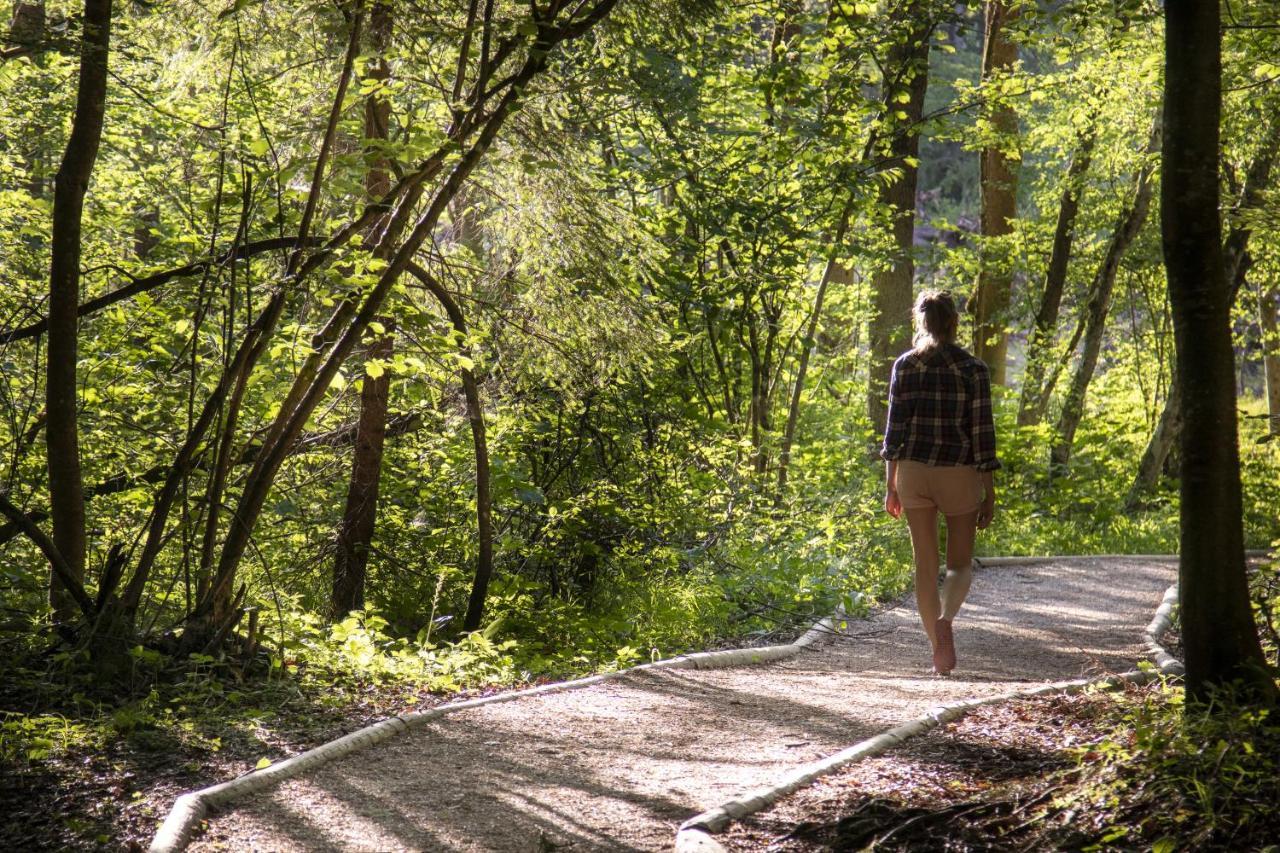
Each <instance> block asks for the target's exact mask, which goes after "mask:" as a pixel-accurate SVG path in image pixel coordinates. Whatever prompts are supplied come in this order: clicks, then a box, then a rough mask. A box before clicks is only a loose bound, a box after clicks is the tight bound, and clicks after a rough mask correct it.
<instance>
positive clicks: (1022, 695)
mask: <svg viewBox="0 0 1280 853" xmlns="http://www.w3.org/2000/svg"><path fill="white" fill-rule="evenodd" d="M1063 559H1064V558H1062V557H1032V558H1017V557H995V558H992V557H988V558H986V559H981V558H980V559H979V560H975V563H977V564H978V566H979V567H981V566H984V565H985V566H1004V565H1028V564H1043V563H1051V562H1062V561H1063ZM1067 559H1068V560H1075V561H1080V560H1085V559H1129V560H1134V559H1141V560H1148V561H1155V560H1169V559H1177V557H1169V556H1168V555H1150V556H1143V557H1136V556H1135V557H1129V556H1124V555H1116V556H1108V557H1088V558H1086V557H1078V558H1067ZM1177 602H1178V586H1177V584H1174V585H1173V586H1170V587H1169V588H1168V589H1166V590H1165V593H1164V597H1163V598H1162V599H1161V601H1160V606H1159V607H1158V608H1157V609H1156V612H1155V615H1154V616H1153V617H1152V618H1151V622H1149V623H1148V624H1147V627H1146V628H1145V629H1143V632H1142V641H1143V644H1144V646H1145V647H1146V650H1147V654H1148V655H1150V657H1151V658H1152V659H1153V660H1154V661H1155V667H1150V668H1146V669H1134V670H1130V671H1128V672H1123V673H1120V674H1118V675H1107V676H1102V677H1100V678H1081V679H1075V680H1072V681H1058V682H1054V683H1052V684H1045V685H1041V686H1039V687H1034V688H1031V689H1027V690H1016V691H1013V692H1011V693H1002V694H1000V695H997V696H989V697H986V698H982V699H967V700H963V701H960V702H955V703H952V704H949V705H939V706H937V707H934V708H930V709H929V710H928V711H926V712H925V713H924V714H923V715H922V716H920V717H918V718H916V719H914V720H911V721H910V722H906V723H903V724H902V725H900V726H896V727H894V728H892V729H889V730H888V731H885V732H881V733H880V734H878V735H875V736H873V737H870V738H867V739H866V740H862V741H859V742H858V743H856V744H854V745H853V746H850V747H847V748H846V749H842V750H841V751H840V752H837V753H835V754H834V755H831V756H828V757H827V758H823V759H821V760H819V761H815V762H812V763H810V764H807V765H805V766H803V767H800V768H798V769H796V770H795V771H794V772H793V773H791V774H790V775H789V776H787V777H786V778H785V779H783V780H782V781H781V782H779V783H778V784H777V785H774V786H772V787H768V788H762V789H759V790H756V791H752V792H750V793H748V794H745V795H743V796H742V797H740V798H738V799H734V800H729V801H728V802H726V803H721V804H720V805H718V806H716V807H715V808H711V809H708V810H707V811H704V812H702V813H701V814H699V815H695V816H694V817H691V818H689V819H688V820H686V821H685V822H684V823H682V824H681V825H680V829H679V830H678V831H677V832H676V839H675V849H676V853H727V848H726V847H725V846H724V845H723V844H721V843H720V842H719V841H716V840H715V838H713V837H712V834H713V833H717V832H722V831H723V830H724V829H725V828H726V827H727V826H728V825H729V824H730V823H732V822H733V821H735V820H740V819H741V818H743V817H746V816H747V815H751V814H754V813H756V812H758V811H762V810H763V809H765V808H768V807H769V806H771V805H773V804H774V803H776V802H777V801H778V800H780V799H782V798H783V797H785V796H787V795H788V794H791V793H794V792H795V791H797V790H799V789H800V788H803V787H805V786H806V785H809V784H812V783H813V782H814V781H816V780H817V779H819V778H821V777H823V776H825V775H827V774H828V773H832V772H834V771H836V770H839V769H840V768H842V767H845V766H847V765H849V764H853V763H854V762H857V761H862V760H863V759H867V758H874V757H875V756H877V755H882V754H884V753H886V752H888V751H889V750H891V749H893V748H894V747H895V746H897V745H898V744H900V743H902V742H903V741H905V740H907V739H908V738H912V737H915V736H916V735H921V734H924V733H925V732H927V731H929V730H930V729H934V728H937V727H938V726H940V725H942V724H943V723H948V722H951V721H952V720H955V719H958V718H959V717H962V716H964V715H965V714H967V713H968V712H969V711H971V710H973V709H974V708H980V707H982V706H983V705H995V704H998V703H1000V702H1007V701H1009V700H1010V699H1027V698H1031V697H1034V696H1047V695H1050V694H1054V693H1079V692H1080V691H1082V690H1086V689H1088V688H1091V687H1114V686H1117V685H1120V684H1145V683H1147V682H1150V681H1154V680H1155V679H1157V678H1160V677H1161V676H1165V675H1170V676H1179V675H1182V674H1183V673H1184V669H1183V666H1182V662H1181V661H1179V660H1178V659H1177V658H1175V657H1173V656H1172V655H1170V654H1169V653H1168V652H1167V651H1166V650H1165V648H1164V647H1163V646H1162V645H1160V639H1161V637H1162V636H1163V635H1164V633H1165V632H1166V631H1167V630H1168V629H1169V625H1170V623H1171V622H1172V619H1173V608H1174V606H1175V605H1176V604H1177Z"/></svg>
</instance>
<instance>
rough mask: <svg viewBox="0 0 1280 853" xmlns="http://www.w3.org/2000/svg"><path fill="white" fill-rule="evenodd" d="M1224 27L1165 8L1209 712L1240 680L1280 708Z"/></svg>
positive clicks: (1171, 272)
mask: <svg viewBox="0 0 1280 853" xmlns="http://www.w3.org/2000/svg"><path fill="white" fill-rule="evenodd" d="M1220 24H1221V21H1220V10H1219V7H1218V4H1217V3H1201V2H1192V0H1173V2H1170V3H1168V4H1167V5H1166V7H1165V81H1166V85H1165V101H1164V156H1163V166H1164V168H1163V175H1162V185H1161V194H1160V212H1161V216H1162V220H1163V233H1162V237H1163V248H1164V257H1165V267H1166V269H1167V272H1168V281H1169V297H1170V302H1171V304H1172V308H1173V324H1174V341H1175V345H1176V348H1177V375H1176V381H1177V382H1178V384H1179V385H1180V386H1181V391H1182V410H1183V419H1184V420H1183V428H1182V437H1181V441H1180V450H1181V455H1182V482H1181V493H1182V503H1181V548H1180V552H1181V556H1180V563H1179V578H1180V583H1179V593H1180V596H1181V604H1182V611H1181V615H1182V639H1183V645H1184V648H1185V654H1186V667H1187V675H1186V678H1187V696H1188V698H1189V699H1192V700H1195V701H1199V702H1203V701H1206V700H1208V699H1209V698H1210V696H1211V694H1212V692H1213V689H1214V688H1215V687H1217V686H1220V685H1224V684H1227V683H1229V682H1232V681H1234V680H1240V681H1242V682H1244V683H1245V684H1246V685H1247V686H1248V687H1249V688H1250V689H1251V690H1252V692H1253V693H1254V695H1255V696H1256V697H1257V698H1259V699H1263V700H1267V701H1274V699H1275V692H1276V686H1275V682H1274V681H1272V680H1271V678H1270V676H1269V675H1268V674H1267V672H1266V671H1265V669H1264V667H1265V660H1264V658H1263V655H1262V648H1261V645H1260V644H1259V642H1258V634H1257V629H1256V626H1255V625H1254V622H1253V611H1252V608H1251V605H1250V602H1249V593H1248V585H1247V581H1246V578H1245V560H1244V530H1243V523H1242V521H1241V495H1240V454H1239V446H1238V438H1237V431H1236V408H1235V406H1236V399H1235V352H1234V350H1233V349H1232V344H1231V326H1230V308H1231V293H1230V288H1229V283H1228V282H1227V281H1226V278H1225V275H1224V270H1223V264H1222V260H1223V258H1222V222H1221V215H1220V213H1219V210H1218V201H1219V190H1218V157H1219V127H1220V124H1221V117H1222V57H1221V49H1222V45H1221V30H1220Z"/></svg>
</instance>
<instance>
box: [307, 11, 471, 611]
mask: <svg viewBox="0 0 1280 853" xmlns="http://www.w3.org/2000/svg"><path fill="white" fill-rule="evenodd" d="M474 10H475V4H474V3H473V4H472V15H471V16H472V18H474ZM391 27H392V17H391V7H390V5H389V4H387V3H385V2H379V3H377V4H375V5H374V7H373V9H372V11H371V13H370V16H369V48H370V50H372V52H373V54H374V56H375V57H377V58H376V59H375V60H374V62H373V65H372V67H371V68H370V69H369V73H368V74H367V75H366V76H367V79H369V80H371V81H373V82H374V83H377V84H380V83H383V82H385V81H386V80H387V79H388V78H389V77H390V76H391V69H390V66H389V65H388V64H387V60H386V56H385V55H386V52H387V49H388V48H389V47H390V45H391ZM390 121H391V103H390V101H388V100H387V98H386V97H385V95H383V94H382V93H381V92H380V91H375V92H374V93H373V94H371V95H370V96H369V97H367V98H365V103H364V136H365V139H366V140H373V141H374V142H375V143H376V142H379V141H385V140H386V139H387V138H388V130H389V124H390ZM390 189H391V175H390V164H389V163H388V162H387V161H386V160H385V158H383V157H375V158H374V161H373V164H372V165H371V166H370V169H369V172H368V174H366V175H365V194H366V195H367V196H368V197H369V199H370V200H371V201H376V200H377V199H379V198H381V197H382V196H384V195H386V194H387V192H388V191H389V190H390ZM389 237H390V239H386V240H384V241H383V242H382V243H381V244H380V245H379V252H378V254H379V256H380V257H382V258H384V259H385V258H386V257H388V256H389V254H390V253H389V251H388V249H389V247H390V246H391V245H392V244H393V243H394V242H395V241H396V240H398V235H389ZM389 323H390V321H389V320H386V319H384V320H383V325H384V326H386V325H389ZM392 347H393V338H392V336H391V334H390V332H389V331H388V332H387V333H386V334H382V335H379V336H378V338H377V339H376V340H374V341H373V342H372V343H371V344H370V345H369V346H368V347H367V349H366V351H365V357H366V359H367V360H370V361H378V362H385V361H386V360H388V359H390V357H391V352H392ZM390 393H391V375H390V374H389V373H387V372H386V371H385V370H383V371H382V372H381V373H380V374H379V375H378V376H377V377H374V376H371V375H369V374H368V372H367V371H366V375H365V377H364V381H363V383H362V385H361V389H360V418H359V421H358V424H359V425H358V426H357V428H356V445H355V453H354V454H353V455H352V461H351V481H350V483H349V485H348V486H347V502H346V508H345V510H344V512H343V515H342V521H341V522H340V524H339V526H338V534H337V542H336V545H335V551H334V561H333V588H332V592H331V595H330V606H329V609H330V613H331V615H332V616H333V618H335V619H339V618H341V617H342V616H343V615H344V614H346V613H349V612H350V611H352V610H358V609H360V608H361V607H363V606H364V589H365V578H366V576H367V569H368V562H369V546H370V545H371V544H372V542H373V533H374V530H375V529H376V526H377V519H378V489H379V485H380V481H381V478H382V452H383V442H384V438H385V435H386V431H387V409H388V406H389V403H390V400H389V396H390Z"/></svg>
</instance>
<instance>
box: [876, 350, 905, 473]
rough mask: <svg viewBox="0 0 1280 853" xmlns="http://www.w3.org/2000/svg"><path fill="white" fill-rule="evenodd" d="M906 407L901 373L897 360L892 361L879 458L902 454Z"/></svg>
mask: <svg viewBox="0 0 1280 853" xmlns="http://www.w3.org/2000/svg"><path fill="white" fill-rule="evenodd" d="M908 408H909V403H908V401H907V399H906V398H905V397H904V395H903V393H902V374H901V373H900V371H899V369H898V362H894V364H893V372H892V373H891V374H890V375H889V416H888V417H887V418H886V419H885V423H884V443H883V444H882V445H881V447H880V458H881V459H886V460H889V461H893V460H895V459H898V458H899V457H900V456H901V455H902V446H903V444H905V443H906V441H907V422H908V421H909V419H910V416H911V413H910V412H909V411H908Z"/></svg>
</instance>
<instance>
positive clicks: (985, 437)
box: [969, 364, 1000, 471]
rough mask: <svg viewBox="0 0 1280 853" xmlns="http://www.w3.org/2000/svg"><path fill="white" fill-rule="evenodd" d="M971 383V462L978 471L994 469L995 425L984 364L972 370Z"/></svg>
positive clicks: (988, 375)
mask: <svg viewBox="0 0 1280 853" xmlns="http://www.w3.org/2000/svg"><path fill="white" fill-rule="evenodd" d="M973 385H974V387H973V392H974V393H973V399H972V400H971V401H970V403H969V405H970V411H969V414H970V423H971V424H972V426H971V429H972V434H971V435H970V441H971V445H970V446H971V447H972V448H973V464H974V467H975V468H977V469H978V470H979V471H995V470H996V469H998V468H999V467H1000V460H999V459H997V458H996V425H995V420H994V418H993V417H992V413H991V376H990V374H989V373H988V372H987V366H986V365H985V364H982V365H980V366H979V369H978V370H976V371H974V377H973Z"/></svg>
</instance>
